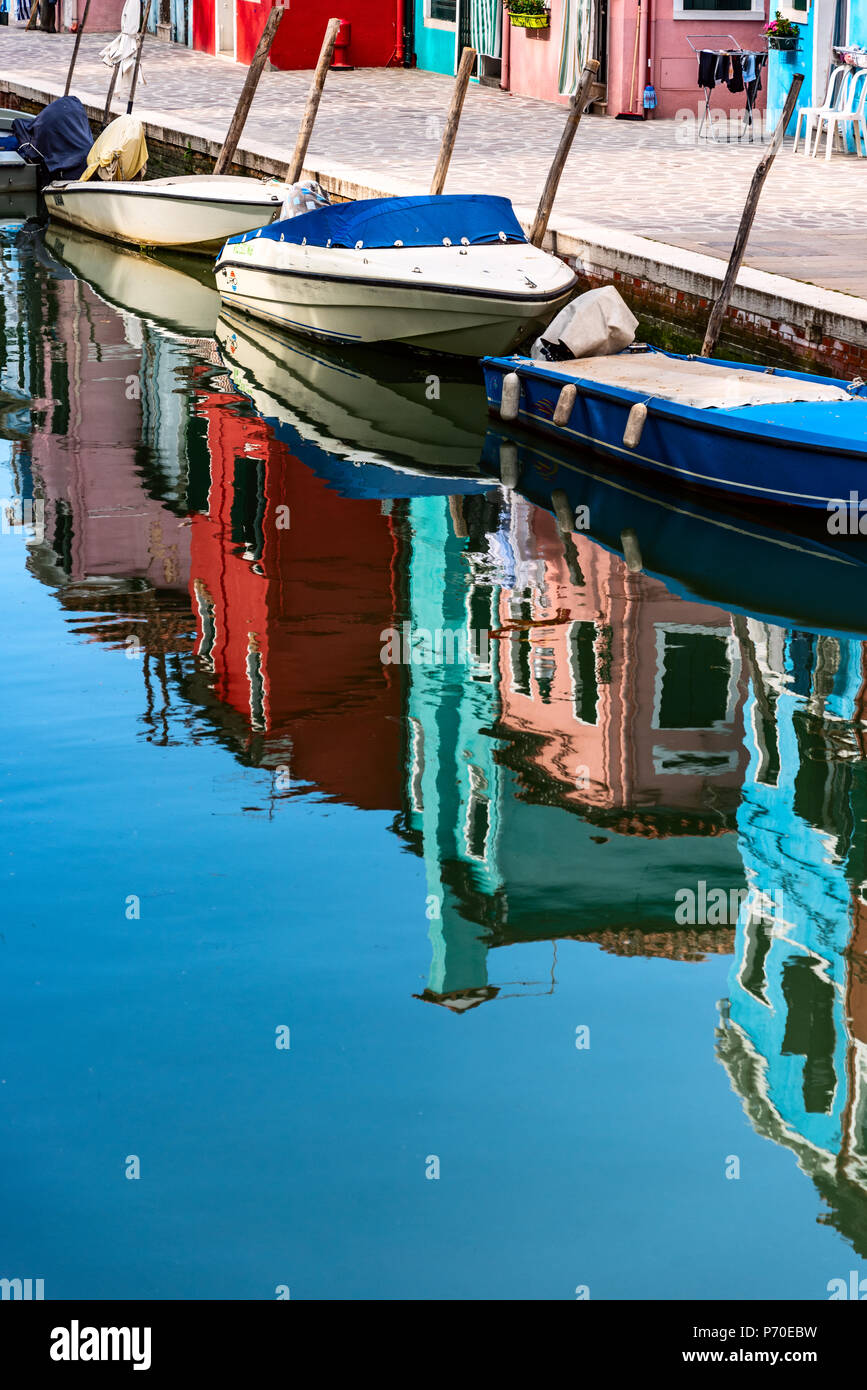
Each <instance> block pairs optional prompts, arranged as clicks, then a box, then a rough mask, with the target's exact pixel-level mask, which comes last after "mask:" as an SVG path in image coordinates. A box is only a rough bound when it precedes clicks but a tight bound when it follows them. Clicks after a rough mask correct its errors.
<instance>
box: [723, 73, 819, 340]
mask: <svg viewBox="0 0 867 1390" xmlns="http://www.w3.org/2000/svg"><path fill="white" fill-rule="evenodd" d="M803 81H804V74H803V73H802V72H798V73H796V74H795V76H794V77H793V78H792V85H791V87H790V88H789V94H788V96H787V97H786V103H785V106H784V107H783V114H782V115H781V116H780V119H779V121H778V122H777V128H776V130H775V131H774V135H773V139H772V140H771V143H770V145H769V146H768V148H767V149H766V150H765V153H764V154H763V155H762V157H761V159H760V160H759V162H758V164H757V165H756V167H755V170H754V171H753V177H752V181H751V183H750V189H749V192H748V193H747V201H746V202H745V203H744V210H743V212H742V213H741V223H740V226H739V227H738V234H737V236H736V237H735V244H734V246H733V247H732V254H731V258H730V260H729V263H728V269H727V270H726V273H725V277H724V279H723V282H722V289H721V290H720V292H719V296H718V298H717V301H716V303H715V304H714V306H713V308H712V309H711V313H710V318H709V319H708V322H707V332H706V333H705V335H704V342H703V344H702V348H701V355H702V357H710V355H711V353H712V352H713V350H714V348H715V347H716V345H717V340H718V338H719V335H720V331H721V329H722V326H723V321H724V320H725V316H726V310H727V309H728V307H729V301H730V300H731V297H732V294H733V293H734V288H735V284H736V282H737V278H738V272H739V270H740V268H741V265H742V264H743V259H744V254H745V252H746V249H747V242H748V241H749V237H750V232H751V231H752V228H753V221H754V220H755V216H756V208H757V207H758V205H759V198H760V196H761V192H762V188H763V187H764V183H765V179H766V178H767V177H768V174H769V173H770V172H771V165H772V164H773V162H774V160H775V158H776V156H777V151H778V150H779V148H780V146H781V145H782V143H783V136H784V135H785V133H786V129H787V127H788V124H789V121H790V120H791V119H792V115H793V113H794V110H795V105H796V103H797V100H798V93H799V92H800V90H801V86H802V84H803Z"/></svg>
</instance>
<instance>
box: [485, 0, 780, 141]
mask: <svg viewBox="0 0 867 1390" xmlns="http://www.w3.org/2000/svg"><path fill="white" fill-rule="evenodd" d="M768 3H769V0H765V8H764V17H763V18H762V20H759V19H758V18H755V19H749V20H732V19H703V18H701V15H698V16H697V17H696V18H695V19H675V18H674V0H644V3H643V5H642V12H643V15H642V25H641V33H640V36H639V49H638V65H637V74H636V80H635V100H634V103H633V107H632V109H633V110H635V111H640V110H641V109H642V108H641V99H642V95H643V93H644V87H645V84H646V82H647V81H648V80H649V79H650V80H652V82H653V85H654V87H655V89H656V95H657V101H658V105H657V108H656V111H655V113H654V116H655V118H659V117H670V116H676V115H677V113H678V112H679V111H684V110H689V111H692V112H694V113H696V114H697V113H698V112H699V110H700V109H702V110H703V108H704V92H703V90H702V89H701V88H700V87H699V86H698V66H697V59H696V57H695V54H694V53H693V52H692V49H691V48H690V46H689V44H688V43H687V39H686V36H687V34H690V35H695V34H710V35H717V34H718V35H719V40H718V42H719V45H720V46H721V47H722V46H725V45H727V42H728V39H727V36H728V35H729V34H731V35H732V37H733V38H734V39H735V40H736V41H737V42H738V43H739V44H740V45H741V47H742V48H752V49H763V48H764V44H763V43H761V42H760V33H761V29H762V25H763V24H764V21H765V18H766V17H767V13H768ZM563 10H564V0H551V24H550V28H549V29H548V30H547V31H543V30H538V29H537V30H528V29H517V28H514V27H512V26H511V25H508V23H507V27H508V29H509V34H508V44H509V83H508V85H509V90H510V91H511V92H514V93H515V95H516V96H527V97H539V98H541V99H542V100H544V101H559V102H566V101H567V100H568V97H563V96H560V94H559V92H558V90H557V87H558V74H559V67H560V45H561V43H562V39H563ZM637 14H638V7H637V4H636V0H610V3H609V17H608V75H607V83H608V114H609V115H610V116H616V115H617V114H618V112H620V111H628V110H629V109H630V105H629V98H630V91H631V89H632V85H633V84H632V73H633V54H634V52H635V26H636V18H637ZM648 14H649V15H650V21H649V23H648V20H647V16H648ZM543 33H547V34H548V37H547V38H542V37H536V36H538V35H540V34H543ZM648 40H649V43H650V50H649V51H650V58H651V61H650V64H649V65H648ZM716 42H717V41H716V40H715V39H714V38H713V37H711V38H710V39H706V40H702V43H703V44H705V45H706V46H708V47H715V46H716ZM762 87H763V90H762V92H761V93H760V94H759V99H758V102H757V105H758V106H759V107H763V106H764V104H765V89H766V87H767V73H765V74H763V79H762ZM711 104H712V109H714V110H716V109H719V110H724V111H729V110H743V107H744V96H743V93H731V92H729V90H728V88H727V87H725V86H724V85H720V86H719V87H717V88H716V89H715V91H714V95H713V101H712V103H711Z"/></svg>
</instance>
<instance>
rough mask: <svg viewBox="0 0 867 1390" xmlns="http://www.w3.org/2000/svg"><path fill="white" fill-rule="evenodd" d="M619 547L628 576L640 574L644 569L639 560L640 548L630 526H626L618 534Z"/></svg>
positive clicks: (640, 559) (642, 563)
mask: <svg viewBox="0 0 867 1390" xmlns="http://www.w3.org/2000/svg"><path fill="white" fill-rule="evenodd" d="M620 547H621V549H622V551H623V558H624V560H625V561H626V568H627V569H628V570H629V573H630V574H640V573H641V571H642V570H643V569H644V562H643V560H642V558H641V547H640V546H639V544H638V537H637V535H636V534H635V532H634V531H633V529H632V527H631V526H627V528H626V530H625V531H621V532H620Z"/></svg>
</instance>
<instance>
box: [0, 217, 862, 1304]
mask: <svg viewBox="0 0 867 1390" xmlns="http://www.w3.org/2000/svg"><path fill="white" fill-rule="evenodd" d="M0 262H2V284H0V465H2V474H3V480H2V487H0V495H2V497H3V498H4V501H3V512H2V536H0V566H2V592H3V604H2V628H3V644H2V652H3V661H2V668H0V671H2V675H0V680H2V687H3V703H4V708H5V711H6V717H5V729H6V734H5V738H4V740H3V745H2V763H3V768H2V776H3V782H2V785H3V793H2V810H3V866H4V868H3V886H4V908H3V921H2V930H0V961H2V972H0V1017H2V1033H3V1047H2V1064H0V1111H2V1133H3V1140H2V1154H3V1164H2V1167H3V1183H2V1190H3V1196H2V1208H3V1217H2V1242H0V1250H2V1266H3V1267H2V1269H0V1274H2V1275H3V1276H6V1277H25V1278H26V1277H31V1278H41V1279H44V1281H45V1284H44V1287H45V1297H46V1298H93V1299H104V1298H121V1299H131V1298H161V1299H193V1298H203V1299H209V1298H220V1299H230V1298H240V1299H274V1298H279V1297H286V1296H291V1298H293V1299H304V1298H334V1299H356V1298H461V1299H475V1298H497V1299H504V1298H523V1297H529V1298H551V1299H575V1298H576V1297H585V1296H587V1295H588V1294H589V1297H590V1298H591V1299H598V1298H614V1299H641V1298H657V1297H663V1298H671V1299H673V1298H679V1297H699V1298H712V1297H734V1298H744V1299H751V1298H771V1297H775V1298H796V1297H797V1298H801V1297H803V1298H811V1299H818V1300H821V1299H826V1298H828V1296H829V1285H830V1284H831V1281H833V1280H835V1279H843V1280H845V1281H846V1282H847V1285H848V1280H849V1274H850V1271H851V1270H853V1269H854V1270H856V1271H857V1272H858V1276H859V1278H860V1277H861V1276H862V1275H864V1274H867V1269H865V1267H864V1266H865V1256H867V1148H865V1145H867V1114H865V1103H867V1102H865V1080H867V1065H865V1047H867V977H865V973H864V963H865V962H864V951H865V949H867V889H865V887H864V879H865V877H867V871H865V865H864V840H865V825H867V795H865V792H867V780H865V763H864V731H865V724H867V702H865V701H867V686H865V673H867V664H865V647H864V638H865V635H867V605H865V602H864V599H865V592H864V590H865V584H864V578H863V576H864V573H865V569H864V556H863V553H862V551H861V549H860V548H859V547H860V546H861V544H862V543H861V541H860V540H859V539H858V538H857V537H836V538H831V537H829V536H828V535H827V534H826V532H825V531H824V528H823V530H822V531H821V533H819V532H816V533H815V534H813V535H812V536H810V535H806V536H800V537H794V536H791V535H786V534H785V533H784V532H783V531H782V530H781V529H780V526H779V524H778V522H777V521H776V520H775V519H774V518H773V517H768V516H762V517H754V518H736V517H733V516H731V515H728V514H726V513H724V512H723V511H721V510H719V508H715V507H714V505H713V504H707V503H699V502H689V501H686V500H684V499H680V500H674V499H672V498H670V497H669V498H666V497H665V496H664V495H662V494H659V495H657V494H654V493H653V492H652V491H651V490H650V489H649V488H647V487H646V486H644V485H642V484H641V483H640V482H636V481H635V480H634V479H628V478H617V477H615V476H614V475H612V474H611V473H606V472H605V470H604V469H599V468H598V467H597V466H596V465H594V464H593V462H592V460H589V459H582V458H579V457H578V456H576V455H572V456H561V455H558V453H557V451H556V449H555V448H553V447H548V446H547V445H545V444H539V443H538V442H537V443H535V444H534V443H533V442H532V441H526V440H523V439H521V438H519V437H517V436H514V437H512V436H508V435H506V434H504V433H501V432H498V430H497V429H495V428H493V427H492V426H491V423H490V422H489V420H488V419H487V416H486V411H485V404H484V396H483V393H482V390H481V386H480V384H479V380H478V376H477V371H476V369H475V368H474V367H473V366H470V367H468V368H467V369H462V370H460V371H455V370H453V369H450V368H446V367H444V366H443V365H442V364H436V363H431V362H421V361H416V360H414V359H411V358H408V357H405V356H400V357H386V356H375V355H368V356H366V357H361V358H359V357H352V358H350V357H347V356H345V355H340V354H329V353H327V352H325V351H324V350H322V349H320V348H318V347H314V346H311V345H310V344H307V345H304V344H299V343H294V344H293V343H291V342H289V341H288V340H285V339H278V338H276V337H275V336H274V335H273V334H271V333H270V332H269V331H268V330H264V329H262V328H261V327H260V326H256V325H250V324H245V323H244V322H243V321H240V320H237V321H234V320H232V321H229V320H225V319H221V320H220V321H219V322H217V316H218V312H219V305H218V302H217V300H216V297H215V295H214V293H213V291H212V288H211V286H210V282H209V279H208V275H207V273H206V268H205V267H201V268H199V272H198V276H197V275H196V274H193V273H192V272H191V267H190V266H189V265H187V266H184V265H183V264H182V263H180V262H177V263H171V262H169V261H166V262H161V261H158V260H154V259H150V260H146V259H143V258H141V257H138V256H135V255H132V254H128V253H125V252H120V251H117V250H115V249H112V248H111V247H109V246H108V245H103V244H101V243H98V242H94V241H89V240H87V239H86V238H83V237H77V236H75V235H73V234H71V233H63V232H59V231H57V230H48V231H45V232H43V231H40V230H39V229H38V228H36V226H35V224H33V223H27V224H26V225H22V223H21V222H20V220H17V221H16V220H10V221H8V222H7V223H6V224H5V226H3V228H2V229H0ZM504 480H505V482H506V483H508V484H511V486H505V485H504ZM564 507H565V510H566V515H567V520H568V517H569V516H571V517H572V518H573V521H574V527H573V528H571V529H568V530H566V529H565V528H564V531H562V532H561V530H560V527H559V525H558V522H557V520H556V519H555V513H556V514H557V515H559V516H560V517H561V519H562V517H563V512H564ZM624 532H627V533H629V532H632V533H633V535H632V537H631V540H630V542H629V544H627V542H625V541H624V539H623V533H624ZM624 546H626V549H627V551H628V553H629V554H630V557H631V565H627V564H626V563H625V561H624V559H623V557H622V554H621V551H622V550H623V548H624ZM636 547H637V549H638V551H640V561H641V563H640V568H639V562H638V560H637V558H636ZM832 1287H834V1286H832Z"/></svg>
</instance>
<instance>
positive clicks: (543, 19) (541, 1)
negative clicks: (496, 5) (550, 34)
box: [505, 0, 551, 29]
mask: <svg viewBox="0 0 867 1390" xmlns="http://www.w3.org/2000/svg"><path fill="white" fill-rule="evenodd" d="M505 5H506V9H507V10H508V11H509V20H510V21H511V23H512V24H514V26H515V28H516V29H547V28H548V25H549V24H550V23H551V16H550V14H549V12H548V7H547V5H546V4H545V0H505Z"/></svg>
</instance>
